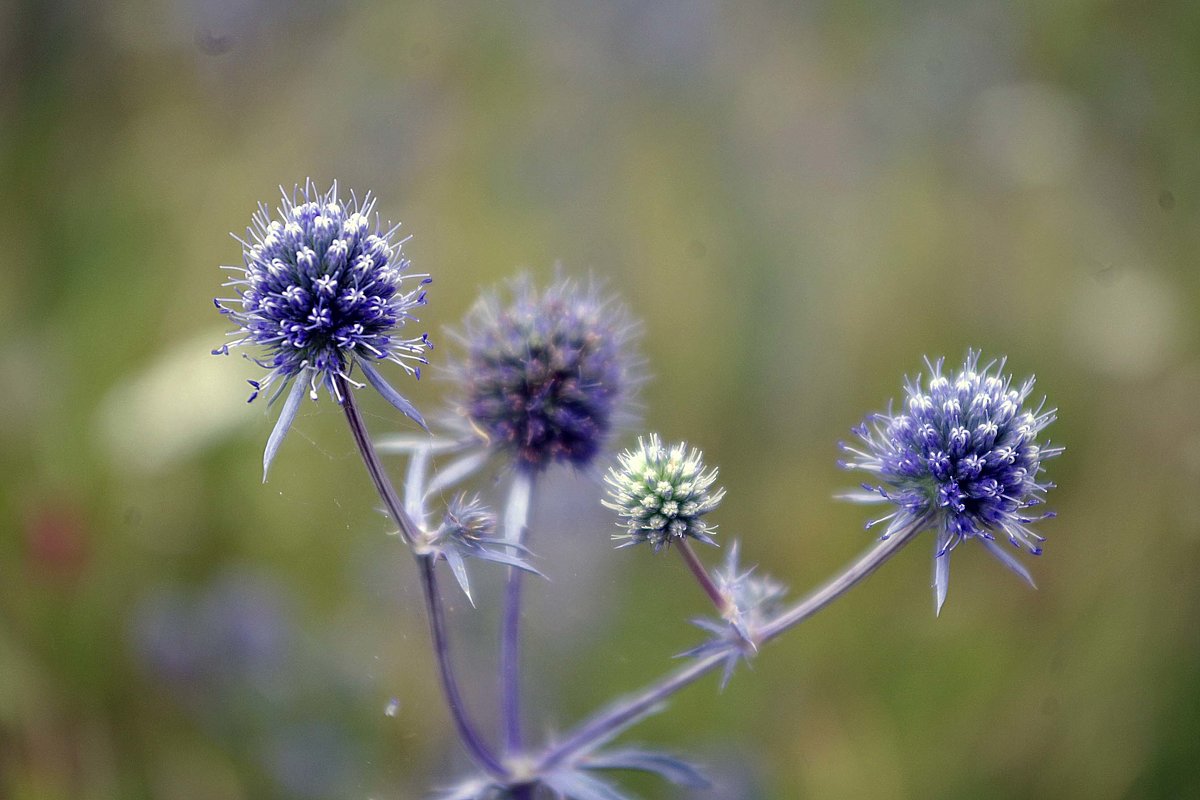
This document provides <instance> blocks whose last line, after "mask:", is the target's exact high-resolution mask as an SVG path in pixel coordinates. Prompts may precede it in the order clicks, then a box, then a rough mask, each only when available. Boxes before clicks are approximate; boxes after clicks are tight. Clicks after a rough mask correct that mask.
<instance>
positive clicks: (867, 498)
mask: <svg viewBox="0 0 1200 800" xmlns="http://www.w3.org/2000/svg"><path fill="white" fill-rule="evenodd" d="M833 499H834V500H845V501H846V502H848V503H862V504H868V503H883V502H886V498H885V497H883V495H881V494H879V492H868V491H866V490H863V491H849V492H839V493H837V494H835V495H834V496H833Z"/></svg>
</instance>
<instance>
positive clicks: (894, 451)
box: [842, 351, 1063, 611]
mask: <svg viewBox="0 0 1200 800" xmlns="http://www.w3.org/2000/svg"><path fill="white" fill-rule="evenodd" d="M979 357H980V354H979V352H978V351H968V352H967V357H966V359H965V361H964V362H963V365H962V368H961V369H959V370H958V371H956V372H954V373H951V374H943V362H944V360H943V359H940V358H939V359H938V360H937V361H935V362H931V361H929V359H926V360H925V363H926V366H927V367H928V368H929V376H928V379H926V380H924V381H923V380H922V376H921V375H919V374H918V375H917V377H916V379H913V380H906V381H905V395H906V397H905V401H904V405H903V407H902V408H901V409H900V410H898V411H895V410H893V409H891V408H890V407H889V410H888V413H886V414H874V415H872V416H870V417H868V418H867V420H866V421H865V422H864V423H863V424H862V425H860V426H859V427H858V428H856V429H854V433H855V434H856V435H857V436H858V438H859V440H860V441H861V445H858V446H852V445H848V444H843V445H842V449H843V450H845V452H846V453H848V454H849V458H847V459H846V461H845V462H844V463H843V466H845V467H847V468H848V469H857V470H863V471H865V472H868V473H870V474H871V475H872V480H873V481H874V482H873V483H864V484H863V488H864V489H866V490H867V492H866V493H865V494H862V493H854V494H851V495H846V498H847V499H852V500H856V501H860V502H889V503H892V504H894V505H895V506H896V509H895V510H894V511H893V512H892V513H890V514H888V515H886V516H884V517H881V518H880V519H877V520H875V521H874V522H872V523H871V525H874V524H876V523H879V522H885V521H886V522H887V523H888V527H887V530H886V532H885V533H884V538H886V537H888V536H890V535H891V534H893V533H895V532H896V531H899V530H901V529H907V528H909V526H913V525H916V526H919V527H922V528H933V529H934V530H935V531H936V532H937V539H936V546H935V550H934V581H933V586H934V599H935V604H936V609H937V610H938V611H940V610H941V607H942V604H943V603H944V602H945V599H946V589H947V585H948V582H949V575H950V573H949V569H950V551H951V550H953V549H954V548H955V547H956V546H957V545H958V544H959V543H960V542H962V541H964V540H966V539H977V540H979V541H980V542H982V543H983V544H984V545H985V546H986V547H987V548H988V550H990V551H991V552H992V553H993V554H994V555H995V556H996V557H997V558H999V559H1000V560H1001V561H1002V562H1003V563H1004V564H1005V565H1006V566H1008V567H1009V568H1010V569H1012V570H1013V571H1015V572H1016V573H1017V574H1018V575H1020V576H1022V577H1023V578H1025V579H1026V580H1027V581H1029V583H1031V584H1032V583H1033V581H1032V579H1031V577H1030V575H1029V572H1028V571H1027V570H1026V569H1025V567H1024V566H1023V565H1022V564H1021V563H1020V562H1019V561H1018V560H1017V559H1016V558H1015V557H1014V556H1013V555H1012V554H1011V553H1009V552H1008V551H1007V550H1004V549H1002V548H1001V546H1000V545H999V544H997V543H996V538H997V535H1000V536H1003V537H1004V538H1006V539H1007V540H1008V543H1009V544H1011V545H1012V546H1013V547H1015V548H1016V549H1018V550H1021V549H1025V550H1028V551H1029V552H1030V553H1032V554H1033V555H1040V554H1041V552H1042V546H1041V544H1042V542H1043V541H1044V539H1043V537H1041V536H1039V535H1038V534H1037V533H1035V532H1034V531H1033V530H1032V529H1031V528H1030V527H1029V524H1030V523H1032V522H1035V521H1037V520H1039V519H1044V518H1046V517H1050V516H1053V515H1052V514H1051V513H1048V512H1047V513H1041V514H1035V513H1032V512H1030V511H1029V509H1030V508H1031V507H1033V506H1037V505H1040V504H1041V503H1043V502H1044V500H1045V493H1046V491H1047V490H1048V489H1050V488H1051V487H1052V486H1053V484H1051V483H1047V482H1044V481H1042V480H1040V476H1041V473H1042V470H1043V467H1042V462H1044V461H1046V460H1048V459H1050V458H1053V457H1055V456H1057V455H1059V454H1061V453H1062V452H1063V448H1061V447H1052V446H1050V443H1049V442H1048V441H1039V438H1038V437H1039V436H1040V434H1041V432H1042V429H1043V428H1045V427H1046V426H1047V425H1049V424H1050V423H1051V422H1053V421H1054V419H1055V417H1056V413H1055V410H1054V409H1046V408H1045V405H1046V401H1045V399H1044V398H1043V399H1042V400H1041V401H1040V402H1038V403H1036V404H1033V403H1031V402H1029V397H1030V393H1031V392H1032V391H1033V385H1034V381H1033V378H1028V379H1027V380H1025V381H1024V382H1023V383H1021V384H1019V385H1014V383H1013V379H1012V376H1011V375H1009V374H1006V373H1005V372H1004V365H1005V362H1004V359H1000V360H997V361H991V362H989V363H987V364H986V365H984V366H982V367H981V366H980V365H979ZM868 527H869V526H868Z"/></svg>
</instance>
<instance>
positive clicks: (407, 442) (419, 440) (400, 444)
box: [375, 433, 463, 455]
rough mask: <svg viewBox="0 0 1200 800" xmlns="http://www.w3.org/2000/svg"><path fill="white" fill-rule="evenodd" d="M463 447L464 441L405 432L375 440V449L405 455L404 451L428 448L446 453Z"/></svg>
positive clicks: (431, 450) (434, 451)
mask: <svg viewBox="0 0 1200 800" xmlns="http://www.w3.org/2000/svg"><path fill="white" fill-rule="evenodd" d="M462 447H463V443H462V442H456V441H454V440H453V439H446V440H442V439H431V438H429V437H428V436H420V435H411V434H405V433H391V434H386V435H384V436H380V437H379V438H378V439H376V440H375V449H376V450H378V451H379V452H380V453H387V454H400V455H403V454H404V453H412V452H415V451H417V450H428V451H429V452H431V453H445V452H449V451H452V450H459V449H461V448H462Z"/></svg>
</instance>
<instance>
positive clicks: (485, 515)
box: [417, 494, 542, 605]
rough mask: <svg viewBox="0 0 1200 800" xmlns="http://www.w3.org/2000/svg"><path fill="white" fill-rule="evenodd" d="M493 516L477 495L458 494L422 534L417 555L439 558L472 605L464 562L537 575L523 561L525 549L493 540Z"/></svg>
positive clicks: (494, 538)
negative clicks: (491, 564) (438, 521)
mask: <svg viewBox="0 0 1200 800" xmlns="http://www.w3.org/2000/svg"><path fill="white" fill-rule="evenodd" d="M495 534H496V515H495V514H493V513H492V510H491V509H489V508H488V507H487V506H485V505H483V502H482V501H481V500H480V499H479V497H478V496H477V495H472V496H469V497H468V496H467V495H465V494H460V495H458V496H457V497H455V498H454V499H453V500H451V501H450V504H449V505H448V506H447V508H446V513H445V515H444V517H443V519H442V524H441V525H439V526H438V527H437V528H436V529H434V530H432V531H429V532H427V533H426V535H425V537H424V540H423V541H421V542H419V543H418V545H417V549H418V552H422V553H426V554H429V555H432V556H434V558H443V559H445V560H446V563H447V564H449V565H450V571H451V572H452V573H454V578H455V580H457V581H458V585H459V586H460V587H461V588H462V590H463V594H465V595H466V596H467V599H468V600H470V601H471V604H472V605H474V603H475V600H474V598H473V597H472V596H471V583H470V578H469V576H468V575H467V559H469V558H477V559H479V560H481V561H492V562H494V563H497V564H505V565H507V566H510V567H516V568H517V569H520V570H524V571H526V572H531V573H533V574H534V575H541V574H542V573H540V572H538V571H537V569H535V568H534V567H533V566H531V565H530V564H529V563H528V562H527V561H526V560H525V555H526V554H528V552H529V550H528V549H527V548H526V547H524V546H523V545H521V544H520V543H518V542H510V541H508V540H506V539H498V538H496V535H495Z"/></svg>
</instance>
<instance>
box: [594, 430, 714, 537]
mask: <svg viewBox="0 0 1200 800" xmlns="http://www.w3.org/2000/svg"><path fill="white" fill-rule="evenodd" d="M716 480H717V470H716V468H715V467H714V468H713V469H711V470H708V471H705V468H704V454H703V453H701V452H700V451H699V450H697V449H696V448H694V447H693V448H691V449H690V450H689V449H688V446H687V444H686V443H685V442H680V443H679V444H676V445H673V446H672V447H671V448H670V449H668V448H666V447H663V445H662V441H661V440H660V439H659V438H658V435H657V434H651V435H650V436H649V438H640V437H639V438H638V443H637V447H635V448H633V449H631V450H626V451H625V452H624V453H622V454H621V455H620V456H619V457H618V464H617V466H615V467H612V468H611V469H609V471H608V474H607V475H605V476H604V481H605V483H607V484H608V497H607V498H606V499H604V500H602V501H601V502H602V503H603V504H604V506H605V507H607V508H611V509H612V510H613V511H616V512H617V514H618V515H619V516H620V517H621V518H622V521H621V523H619V524H621V525H623V526H624V528H625V532H624V533H622V534H615V535H614V536H613V539H616V540H624V541H623V542H622V544H620V545H618V547H629V546H630V545H634V544H638V543H640V542H649V543H650V544H651V545H653V546H654V552H656V553H657V552H658V551H660V550H662V549H663V548H664V547H667V546H668V545H670V544H671V542H673V541H679V540H680V539H683V538H684V537H685V536H690V537H691V538H693V539H696V540H698V541H701V542H704V543H706V544H715V542H714V541H713V540H712V537H711V536H709V532H710V531H711V530H712V529H711V528H710V527H709V526H708V523H707V521H706V520H705V519H704V515H705V514H708V513H709V512H710V511H712V510H713V509H715V508H716V507H717V506H718V505H719V504H720V503H721V500H722V498H724V497H725V490H724V489H717V490H716V491H711V489H712V485H713V483H714V482H715V481H716Z"/></svg>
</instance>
